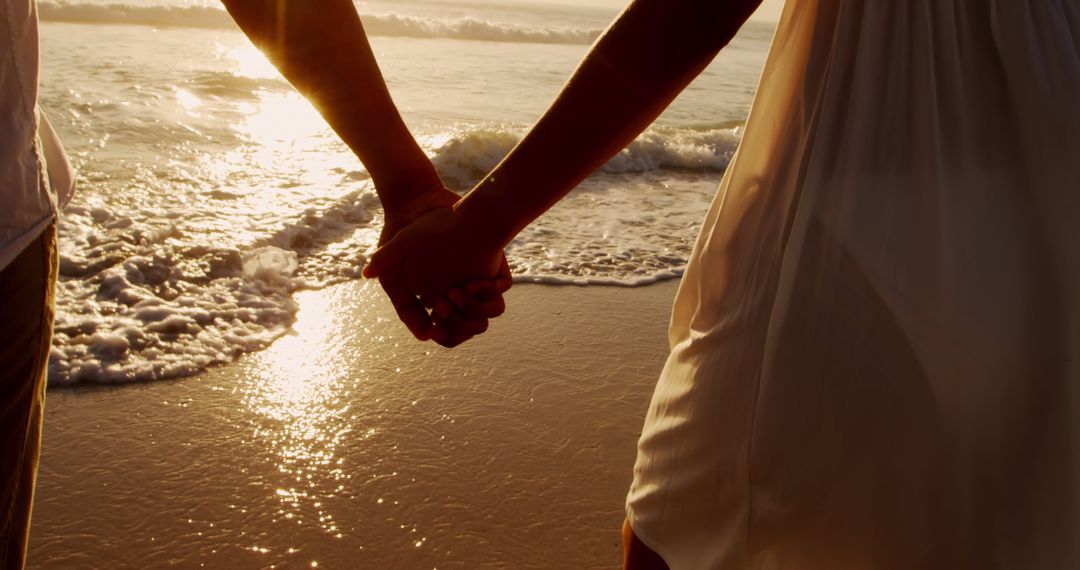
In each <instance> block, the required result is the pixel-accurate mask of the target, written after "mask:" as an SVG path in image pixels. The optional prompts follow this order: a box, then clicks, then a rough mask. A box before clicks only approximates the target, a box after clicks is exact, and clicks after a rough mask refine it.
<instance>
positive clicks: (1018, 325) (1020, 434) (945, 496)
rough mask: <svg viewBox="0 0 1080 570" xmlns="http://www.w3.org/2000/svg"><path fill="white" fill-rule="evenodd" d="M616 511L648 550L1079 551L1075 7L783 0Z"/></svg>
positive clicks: (810, 558) (1063, 2)
mask: <svg viewBox="0 0 1080 570" xmlns="http://www.w3.org/2000/svg"><path fill="white" fill-rule="evenodd" d="M670 340H671V356H670V358H669V359H668V362H667V365H666V367H665V369H664V372H663V374H662V376H661V378H660V381H659V383H658V385H657V388H656V393H655V395H654V398H653V402H652V405H651V407H650V410H649V414H648V418H647V420H646V423H645V427H644V430H643V434H642V436H641V441H640V444H639V453H638V459H637V465H636V466H635V470H634V483H633V485H632V487H631V489H630V493H629V496H628V500H627V513H628V517H629V519H630V522H631V525H632V526H633V528H634V530H635V532H636V534H637V535H638V536H639V537H640V538H641V539H642V540H643V541H644V542H645V543H646V544H647V545H649V546H650V547H652V549H653V550H655V551H656V552H658V553H659V554H660V555H661V556H662V557H663V558H664V559H665V560H666V561H667V562H668V564H669V565H671V567H672V568H674V569H676V570H679V569H684V568H784V569H788V568H790V569H794V570H809V569H830V570H837V569H847V568H851V569H874V570H880V569H886V568H896V569H904V570H908V569H913V568H935V569H936V568H979V569H986V568H1009V569H1017V568H1025V569H1026V568H1033V569H1034V568H1039V569H1058V568H1080V0H793V1H789V2H788V4H787V7H786V8H785V11H784V15H783V18H782V21H781V23H780V26H779V28H778V29H777V32H776V38H775V40H774V43H773V47H772V51H771V52H770V55H769V58H768V62H767V64H766V67H765V71H764V74H763V77H762V80H761V84H760V87H759V89H758V94H757V98H756V100H755V101H754V105H753V108H752V111H751V113H750V118H749V120H748V123H747V127H746V132H745V137H744V139H743V142H742V146H741V147H740V149H739V152H738V155H737V157H736V159H735V160H734V162H733V163H732V165H731V167H730V168H729V169H728V172H727V174H726V176H725V179H724V181H723V183H722V185H721V188H720V191H719V193H718V195H717V198H716V200H715V202H714V203H713V205H712V207H711V209H710V210H709V213H708V216H707V217H706V219H705V223H704V226H703V228H702V232H701V235H700V237H699V239H698V242H697V245H696V248H695V250H694V252H693V254H692V258H691V260H690V264H689V267H688V268H687V271H686V275H685V277H684V278H683V281H682V284H681V286H680V289H679V293H678V296H677V298H676V301H675V307H674V313H673V316H672V322H671V331H670Z"/></svg>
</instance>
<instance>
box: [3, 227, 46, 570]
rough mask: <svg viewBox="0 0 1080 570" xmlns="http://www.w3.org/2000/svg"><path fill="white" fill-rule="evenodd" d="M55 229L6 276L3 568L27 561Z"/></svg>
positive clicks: (17, 566) (11, 568)
mask: <svg viewBox="0 0 1080 570" xmlns="http://www.w3.org/2000/svg"><path fill="white" fill-rule="evenodd" d="M56 271H57V253H56V227H55V226H49V227H48V229H46V230H45V231H44V232H43V233H42V234H41V236H40V237H38V239H37V240H35V241H34V242H33V243H31V244H30V245H29V246H28V247H27V248H26V249H25V250H23V252H22V253H21V254H19V256H18V257H17V258H15V260H14V261H12V262H11V264H10V265H8V266H7V267H5V268H4V269H3V271H0V569H2V570H17V569H20V568H22V567H23V565H24V564H25V561H26V544H27V539H28V537H29V535H30V533H29V530H30V507H31V505H32V503H33V499H34V481H35V479H36V478H37V467H38V458H39V456H40V453H41V416H42V410H43V408H44V405H45V371H46V367H47V365H48V362H49V349H50V346H51V344H52V325H53V313H54V294H55V291H56Z"/></svg>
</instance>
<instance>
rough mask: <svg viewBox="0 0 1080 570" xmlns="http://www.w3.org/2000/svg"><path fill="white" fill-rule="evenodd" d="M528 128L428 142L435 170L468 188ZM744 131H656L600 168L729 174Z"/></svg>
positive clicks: (605, 170) (504, 128) (627, 171)
mask: <svg viewBox="0 0 1080 570" xmlns="http://www.w3.org/2000/svg"><path fill="white" fill-rule="evenodd" d="M523 134H524V129H523V128H520V127H514V126H491V127H484V128H477V129H469V130H461V131H455V132H452V133H449V134H444V135H437V136H432V137H427V138H425V139H423V141H422V142H423V143H424V144H425V146H427V147H428V148H429V149H431V150H430V152H431V155H432V162H433V163H434V164H435V168H436V169H437V170H438V171H439V173H440V174H441V175H442V177H443V179H444V180H445V181H446V182H447V183H448V184H450V185H451V186H453V187H456V188H466V187H469V186H471V185H473V184H475V183H477V182H479V180H480V179H481V178H482V177H483V176H484V175H485V174H487V173H488V172H490V171H491V169H492V168H494V167H495V165H497V164H498V163H499V161H501V160H502V159H503V158H504V157H505V156H506V155H507V154H508V153H509V152H510V150H511V149H513V148H514V146H515V145H517V143H518V142H519V141H520V140H521V137H522V135H523ZM740 138H741V129H739V128H708V129H664V128H660V129H653V130H649V131H646V132H645V133H643V134H642V135H641V136H639V137H638V138H637V139H635V140H634V142H632V143H630V144H629V145H628V146H627V147H626V148H625V149H623V150H622V151H621V152H619V154H617V155H615V157H614V158H612V159H611V160H610V161H608V162H607V164H605V165H604V166H603V167H601V169H600V171H599V172H600V173H603V174H630V173H643V172H652V171H657V170H687V171H698V172H723V171H724V169H726V168H727V165H728V163H729V162H731V158H732V156H734V154H735V150H736V149H737V148H738V146H739V140H740Z"/></svg>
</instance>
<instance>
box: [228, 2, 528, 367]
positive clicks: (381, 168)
mask: <svg viewBox="0 0 1080 570" xmlns="http://www.w3.org/2000/svg"><path fill="white" fill-rule="evenodd" d="M222 2H223V3H224V4H225V8H226V9H227V10H228V11H229V14H231V15H232V17H233V19H235V20H236V22H237V24H239V26H240V29H241V30H243V31H244V33H245V34H247V36H248V37H249V38H251V41H252V42H253V43H254V44H255V45H256V47H258V48H259V49H261V50H262V51H263V52H264V53H265V54H266V55H267V57H269V58H270V61H271V62H272V63H273V64H274V66H275V67H277V68H278V70H279V71H281V73H282V75H284V76H285V78H286V79H288V80H289V82H290V83H292V84H293V86H294V87H296V88H297V90H299V91H300V93H301V94H303V95H304V96H305V97H307V98H308V99H309V100H310V101H311V102H312V103H313V104H314V105H315V107H316V108H317V109H318V110H319V112H320V113H321V114H322V116H323V117H324V118H325V119H326V121H327V122H328V123H329V124H330V126H331V127H332V128H333V129H334V131H335V132H337V134H338V135H339V136H340V137H341V138H342V140H344V141H345V144H347V145H349V148H351V149H352V150H353V152H354V153H356V156H357V157H358V158H359V159H360V161H361V162H362V163H364V166H365V167H366V168H367V171H368V173H369V174H370V175H371V179H372V181H373V182H374V184H375V191H376V192H377V193H378V195H379V200H380V202H382V205H383V210H384V211H385V213H386V219H385V225H384V227H383V234H382V238H381V239H380V242H384V241H386V240H388V239H389V238H390V237H391V236H393V235H394V234H395V233H396V232H397V231H398V230H399V229H401V228H402V227H404V226H405V225H406V224H408V223H409V222H412V221H413V220H414V219H415V218H416V217H417V216H419V215H421V214H423V213H425V212H427V211H429V210H432V209H435V208H449V207H450V206H452V205H453V204H454V203H455V202H457V200H458V196H457V195H456V194H455V193H453V192H451V191H450V190H448V189H446V188H445V187H444V186H443V184H442V181H441V180H440V179H439V175H438V173H437V172H435V167H434V166H432V164H431V161H430V160H428V158H427V156H426V155H425V154H424V152H423V151H422V150H421V149H420V147H419V145H417V144H416V141H415V140H414V139H413V137H412V135H411V134H410V133H409V131H408V129H407V128H406V127H405V122H404V121H403V120H402V119H401V114H400V113H398V110H397V107H396V106H395V105H394V102H393V100H392V99H391V98H390V92H389V90H388V89H387V87H386V82H385V81H384V80H383V76H382V73H381V72H380V71H379V66H378V64H377V63H376V61H375V55H374V54H373V53H372V51H371V45H370V44H369V43H368V40H367V35H366V34H365V32H364V27H363V24H362V23H361V22H360V16H359V14H357V12H356V8H355V7H354V6H353V4H352V2H351V0H222ZM380 281H381V283H382V286H383V288H384V289H385V290H386V293H387V295H388V296H389V297H390V301H391V303H393V305H394V309H395V310H396V311H397V313H398V316H399V317H400V318H401V320H402V322H403V323H405V325H406V326H407V327H408V328H409V330H410V331H411V332H412V333H413V335H415V336H416V337H417V338H418V339H421V340H426V339H428V338H430V337H431V336H432V334H433V333H434V334H435V337H434V338H435V340H436V341H437V342H439V343H440V344H443V345H447V346H452V345H456V344H459V343H461V342H464V341H465V340H467V339H468V338H470V337H472V336H473V335H475V334H478V333H480V332H483V330H485V329H486V328H487V319H488V318H491V317H496V316H498V315H499V314H500V313H502V307H503V301H502V292H504V291H505V290H506V289H508V288H509V286H510V281H509V268H508V267H507V266H506V263H505V259H503V260H502V264H501V266H500V270H499V272H498V279H495V280H494V281H489V282H473V283H471V284H470V285H471V287H470V288H469V290H468V291H459V292H458V296H464V297H465V298H466V300H467V301H469V303H470V306H469V307H468V308H461V307H459V309H460V310H455V309H451V308H449V305H448V304H447V303H446V302H443V303H442V305H443V307H442V309H443V310H442V311H441V313H443V314H450V315H451V316H452V318H451V319H448V320H444V321H443V322H442V323H441V325H440V327H438V330H435V328H436V327H433V323H432V321H431V318H430V315H429V314H428V312H427V310H426V308H425V306H424V305H425V303H423V302H421V301H420V300H419V299H417V298H416V296H414V295H412V294H410V292H409V290H408V289H407V288H406V287H404V285H403V282H402V280H401V279H400V276H398V275H395V274H393V273H388V274H386V275H384V276H383V277H382V278H380ZM436 299H437V297H430V298H426V299H425V301H426V303H427V304H428V305H429V306H434V305H435V304H436Z"/></svg>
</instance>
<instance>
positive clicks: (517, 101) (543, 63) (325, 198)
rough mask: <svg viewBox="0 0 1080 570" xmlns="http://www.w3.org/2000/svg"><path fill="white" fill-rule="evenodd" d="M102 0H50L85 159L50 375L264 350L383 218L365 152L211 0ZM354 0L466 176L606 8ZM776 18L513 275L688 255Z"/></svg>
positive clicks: (55, 44)
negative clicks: (114, 2)
mask: <svg viewBox="0 0 1080 570" xmlns="http://www.w3.org/2000/svg"><path fill="white" fill-rule="evenodd" d="M163 2H164V0H163ZM103 4H107V3H104V2H83V3H78V2H76V3H65V4H55V3H48V2H43V3H42V5H41V12H42V17H43V19H44V20H45V23H44V24H43V26H42V37H43V39H42V42H43V66H42V67H43V69H42V99H43V106H44V108H45V110H46V112H48V113H49V114H50V116H51V117H52V118H53V120H54V122H55V123H56V126H57V128H58V130H59V132H60V133H61V135H62V136H63V138H64V140H65V143H66V145H67V147H68V149H69V151H70V153H71V155H72V159H73V162H74V164H75V166H76V168H77V169H78V171H79V193H78V195H77V197H76V199H75V201H74V203H73V204H72V206H71V207H70V208H68V210H67V211H66V212H65V216H64V218H63V221H62V222H61V226H60V234H61V253H62V258H61V284H60V294H59V315H58V319H57V325H56V341H55V349H54V351H53V354H52V358H51V362H50V382H51V383H52V384H72V383H79V382H131V381H143V380H154V379H164V378H175V377H181V376H189V375H192V374H194V373H197V372H199V371H201V370H205V369H206V368H207V367H209V366H212V365H215V364H221V363H225V362H229V361H232V360H233V359H235V358H236V356H238V355H239V354H242V353H245V352H250V351H254V350H258V349H262V348H265V347H266V346H268V345H269V344H270V342H271V341H272V340H273V339H275V338H278V337H279V336H280V335H281V334H283V333H284V332H286V331H287V330H289V327H290V326H293V320H294V319H295V315H296V304H295V302H294V300H293V295H294V294H295V292H296V291H298V290H302V289H310V288H318V287H321V286H324V285H326V284H328V283H332V282H338V281H341V280H345V279H353V278H356V277H357V275H358V273H359V270H360V268H361V267H362V266H363V263H364V261H365V259H366V256H367V255H368V254H369V253H370V252H371V250H372V249H373V246H374V244H375V240H376V238H377V236H378V233H379V229H380V228H381V211H380V209H379V206H378V200H377V199H376V197H375V195H374V193H373V191H372V187H371V184H370V182H369V179H368V176H367V174H366V172H365V171H364V170H363V167H362V166H361V165H360V164H359V163H358V161H357V160H356V159H355V157H353V156H352V155H351V154H350V153H349V152H348V151H347V149H346V148H345V147H344V146H343V145H342V144H341V143H340V141H338V140H337V138H336V137H335V136H334V135H333V133H332V132H331V131H330V130H329V129H328V127H327V126H326V125H325V123H324V122H323V121H322V120H321V119H320V118H319V117H318V115H317V113H316V112H315V111H314V110H313V109H312V108H311V106H310V105H309V104H308V103H307V102H306V101H305V100H304V99H303V98H302V97H300V96H299V95H298V94H297V93H296V92H295V91H293V90H292V89H291V88H290V87H289V85H288V84H287V83H286V82H284V81H283V80H282V79H281V78H280V77H279V76H278V74H277V73H276V71H275V70H274V69H273V68H272V67H271V66H270V65H269V63H268V62H267V61H266V60H265V59H264V58H263V57H262V56H261V55H260V54H259V53H258V52H257V51H256V50H255V49H254V48H252V47H251V46H250V44H248V43H247V41H246V40H245V39H244V38H243V36H242V35H241V34H239V33H238V32H237V31H236V30H235V28H234V27H233V26H232V24H231V23H230V22H229V20H228V17H227V16H226V15H225V14H224V13H222V12H221V10H220V8H218V7H217V6H216V5H215V4H213V3H206V2H195V3H185V2H180V1H179V0H177V1H174V2H171V3H160V2H154V1H151V0H142V1H140V2H132V3H129V4H127V5H125V6H123V7H122V8H121V7H117V6H105V5H103ZM361 10H362V12H363V13H364V14H365V18H366V19H365V21H366V22H367V23H368V29H369V31H370V32H371V33H372V35H373V38H372V41H373V43H374V46H375V49H376V52H377V54H378V57H379V59H380V62H381V64H382V66H383V69H384V72H385V75H386V77H387V80H388V82H389V83H390V87H391V90H392V92H393V95H394V97H395V99H396V101H397V102H398V104H399V106H400V107H401V109H402V112H403V114H404V115H405V118H406V120H407V122H408V123H409V126H410V128H411V129H412V130H413V132H414V134H415V135H416V136H417V137H418V139H419V140H420V141H421V143H422V145H423V146H424V148H425V149H426V150H427V152H428V153H429V154H430V155H431V157H432V159H433V161H434V162H435V164H436V166H437V167H438V168H439V170H440V172H441V173H442V175H443V177H444V180H445V181H446V182H447V183H448V184H449V185H450V186H452V187H454V188H456V189H459V190H466V189H468V188H469V187H470V186H471V185H472V184H473V183H475V182H476V180H477V179H478V178H479V177H480V176H482V175H483V173H485V172H486V171H487V170H489V169H490V168H491V167H492V166H494V165H495V164H496V163H497V162H498V160H499V159H500V158H501V157H503V156H504V155H505V153H506V152H507V151H508V150H509V149H510V148H511V147H512V146H513V145H514V144H515V142H516V141H517V140H518V139H519V137H520V136H521V134H522V133H523V132H524V130H525V129H526V128H527V126H528V125H529V124H530V123H531V122H532V121H534V120H535V119H536V118H537V117H538V116H539V114H540V113H541V112H542V111H543V109H544V108H545V107H546V105H547V104H548V103H549V102H550V101H551V99H552V98H553V97H554V95H555V94H556V93H557V92H558V90H559V88H560V86H561V85H562V82H563V81H564V80H565V78H566V77H567V76H568V74H569V73H570V72H571V71H572V69H573V68H574V66H575V65H576V64H577V61H578V60H579V59H580V57H581V56H582V55H583V54H584V53H585V51H586V50H587V48H588V42H589V41H591V40H592V38H594V37H595V36H596V34H598V33H599V31H600V30H602V29H603V27H604V26H605V25H606V24H607V22H608V20H609V18H610V17H611V16H612V14H611V13H609V12H598V11H589V10H580V9H574V8H567V7H559V8H543V7H537V6H527V7H522V8H505V7H496V6H494V5H492V6H487V5H482V4H469V5H461V6H459V5H454V4H450V3H410V2H370V3H365V4H363V5H362V6H361ZM177 23H178V24H180V25H176V24H177ZM771 33H772V30H771V28H770V27H769V26H763V25H760V24H752V25H750V26H749V27H748V28H747V29H746V30H745V31H744V32H743V33H742V34H741V35H740V37H739V38H738V39H736V40H735V41H734V42H733V43H732V45H731V46H729V48H728V49H727V50H725V51H724V52H723V53H722V54H721V55H720V57H719V58H718V59H717V60H716V62H715V63H714V64H713V65H712V66H711V67H710V68H709V70H708V71H706V73H705V74H704V75H703V76H702V77H701V78H700V79H699V80H698V81H697V82H696V83H695V84H694V85H693V86H691V87H690V89H688V90H687V92H686V93H685V94H684V95H683V97H681V98H680V99H679V101H677V102H676V104H675V105H674V106H673V107H672V108H671V109H670V110H669V111H668V112H667V113H666V114H665V115H664V116H663V117H662V118H661V120H660V121H658V123H657V125H656V126H655V127H654V128H653V129H651V130H650V131H649V132H647V133H646V134H645V135H643V136H642V137H641V138H640V139H639V140H638V141H637V142H635V143H634V144H632V145H631V146H630V148H628V149H627V150H626V151H624V152H623V153H622V154H620V155H619V156H618V157H616V158H615V159H614V160H612V162H610V163H609V164H608V165H607V166H605V167H604V168H603V169H601V171H600V172H598V173H597V174H596V175H594V176H593V177H592V178H590V179H589V180H588V181H586V182H585V183H584V184H583V185H582V186H581V187H580V188H578V189H577V190H576V191H574V192H573V193H572V194H571V195H570V196H569V197H568V198H567V199H566V200H564V202H562V203H561V204H559V205H558V206H556V207H555V208H554V209H553V210H552V211H551V212H550V213H548V214H547V215H545V216H544V217H543V218H541V219H540V220H539V221H538V222H537V223H535V224H534V225H533V226H531V227H530V228H528V229H527V230H525V231H524V232H523V233H522V234H521V235H520V236H519V237H518V238H517V239H516V240H515V241H514V242H513V243H512V244H511V245H510V247H509V249H508V252H507V254H508V257H509V259H510V261H511V265H512V269H513V270H514V272H515V273H516V275H517V278H518V280H520V281H539V282H544V283H578V284H584V283H590V284H594V285H629V286H633V285H644V284H648V283H652V282H655V281H657V280H664V279H669V278H672V277H676V276H678V275H679V274H681V271H682V267H683V265H684V264H685V262H686V258H687V255H688V253H689V251H690V247H691V245H692V243H693V240H694V237H695V235H696V232H697V229H698V228H699V225H700V220H701V218H702V217H703V215H704V212H705V209H706V207H707V205H708V203H709V202H710V200H711V199H712V196H713V194H714V192H715V189H716V186H717V183H718V181H719V179H720V177H721V175H722V173H723V170H724V168H725V167H726V165H727V163H728V161H729V160H730V158H731V156H732V154H733V152H734V150H735V148H736V145H737V144H738V140H739V125H740V124H741V122H742V121H743V120H744V118H745V116H746V113H747V111H748V108H749V104H750V100H751V96H752V93H753V90H754V87H755V85H756V81H757V77H758V74H759V73H760V68H761V65H762V62H763V61H764V56H765V52H766V50H767V46H768V41H769V39H770V36H771ZM553 160H557V157H553ZM296 326H300V325H299V324H297V325H296Z"/></svg>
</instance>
